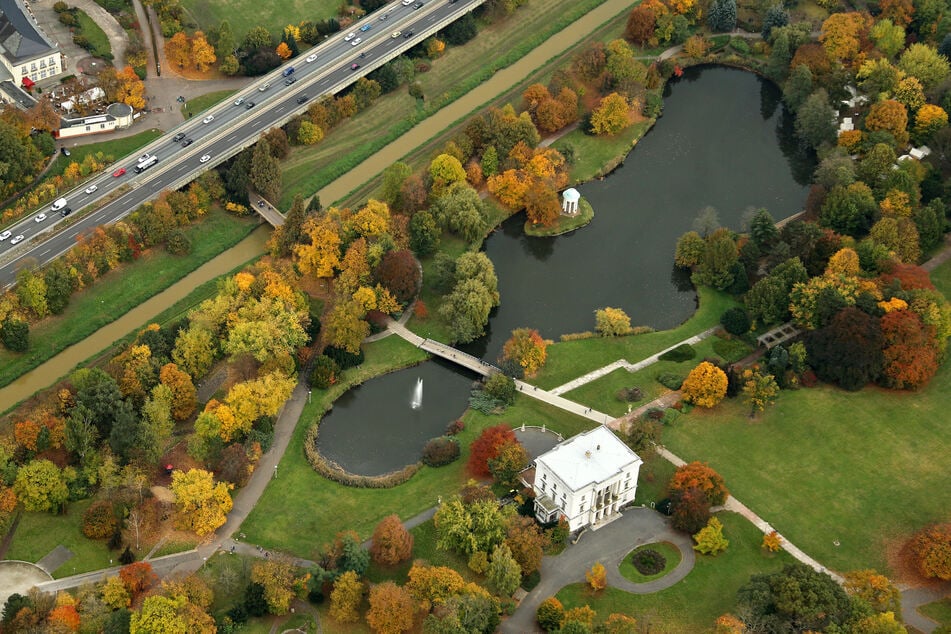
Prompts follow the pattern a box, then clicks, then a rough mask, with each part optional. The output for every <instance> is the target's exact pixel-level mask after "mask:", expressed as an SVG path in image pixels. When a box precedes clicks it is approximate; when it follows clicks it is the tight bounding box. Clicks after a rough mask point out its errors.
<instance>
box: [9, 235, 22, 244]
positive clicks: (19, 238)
mask: <svg viewBox="0 0 951 634" xmlns="http://www.w3.org/2000/svg"><path fill="white" fill-rule="evenodd" d="M21 242H23V236H22V235H19V236H17V237H15V238H14V239H13V240H10V244H20V243H21Z"/></svg>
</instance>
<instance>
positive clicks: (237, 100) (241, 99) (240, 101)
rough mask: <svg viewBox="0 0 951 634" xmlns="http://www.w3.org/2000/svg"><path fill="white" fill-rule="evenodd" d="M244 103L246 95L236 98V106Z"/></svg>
mask: <svg viewBox="0 0 951 634" xmlns="http://www.w3.org/2000/svg"><path fill="white" fill-rule="evenodd" d="M243 103H244V97H238V98H237V99H235V100H234V105H236V106H240V105H241V104H243Z"/></svg>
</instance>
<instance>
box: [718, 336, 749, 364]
mask: <svg viewBox="0 0 951 634" xmlns="http://www.w3.org/2000/svg"><path fill="white" fill-rule="evenodd" d="M713 351H714V352H716V353H717V354H718V355H719V356H720V358H722V359H723V360H724V361H726V362H727V363H736V362H737V361H739V360H740V359H742V358H743V357H745V356H746V355H748V354H749V353H750V347H749V346H748V345H746V344H745V343H744V342H743V341H741V340H739V339H720V338H719V337H717V338H716V339H714V341H713Z"/></svg>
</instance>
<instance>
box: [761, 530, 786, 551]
mask: <svg viewBox="0 0 951 634" xmlns="http://www.w3.org/2000/svg"><path fill="white" fill-rule="evenodd" d="M762 546H763V549H764V550H767V551H769V552H771V553H778V552H779V550H780V549H781V548H782V547H783V538H782V537H781V536H780V535H779V533H777V532H776V531H770V532H768V533H766V534H765V535H763V543H762Z"/></svg>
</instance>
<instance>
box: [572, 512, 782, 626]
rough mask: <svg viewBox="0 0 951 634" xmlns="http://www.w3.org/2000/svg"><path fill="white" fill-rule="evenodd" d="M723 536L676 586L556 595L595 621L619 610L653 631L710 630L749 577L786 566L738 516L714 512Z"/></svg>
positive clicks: (583, 587)
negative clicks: (588, 611)
mask: <svg viewBox="0 0 951 634" xmlns="http://www.w3.org/2000/svg"><path fill="white" fill-rule="evenodd" d="M717 517H719V518H720V520H721V521H722V522H723V527H724V530H723V533H724V535H725V536H726V538H727V539H728V540H729V541H730V546H729V548H727V550H726V552H724V553H722V554H720V555H718V556H717V557H709V556H706V555H700V554H698V555H697V562H696V565H695V566H694V569H693V570H692V571H691V572H690V574H689V575H687V578H686V579H684V580H683V581H681V582H680V583H678V584H676V585H674V586H672V587H670V588H667V589H666V590H661V591H660V592H656V593H654V594H631V593H629V592H625V591H624V590H619V589H617V588H612V587H608V588H607V589H605V590H604V591H602V592H601V593H600V594H598V595H593V594H591V593H590V591H589V589H588V586H587V584H583V583H575V584H572V585H569V586H566V587H564V588H562V589H561V590H560V591H559V592H558V594H557V595H556V596H557V597H558V599H559V600H560V601H561V602H562V603H563V604H564V606H565V608H566V609H569V608H573V607H578V606H581V605H589V606H591V608H592V609H594V611H595V612H597V613H598V618H597V620H596V622H603V621H604V620H605V619H607V617H608V615H610V614H612V613H614V612H620V613H623V614H627V615H630V616H633V617H634V618H635V619H637V621H638V624H645V623H649V624H650V625H649V627H650V631H651V632H652V633H657V634H661V633H667V632H669V633H679V632H704V631H712V629H713V624H714V621H715V620H716V618H717V617H718V616H720V615H721V614H724V613H726V612H730V611H732V610H733V606H734V602H735V600H736V591H737V590H739V589H740V588H741V587H742V586H743V585H744V584H745V583H746V582H747V581H749V578H750V576H751V575H754V574H761V573H770V572H775V571H777V570H780V569H781V568H782V567H783V565H784V564H787V563H791V562H792V557H790V556H789V555H788V554H786V553H785V552H780V553H776V554H772V553H765V552H764V551H763V549H762V548H761V547H760V544H761V543H762V533H760V532H759V530H757V529H756V527H755V526H753V525H752V524H750V523H749V522H747V521H746V520H745V519H743V518H742V517H740V516H739V515H735V514H733V513H718V514H717Z"/></svg>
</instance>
